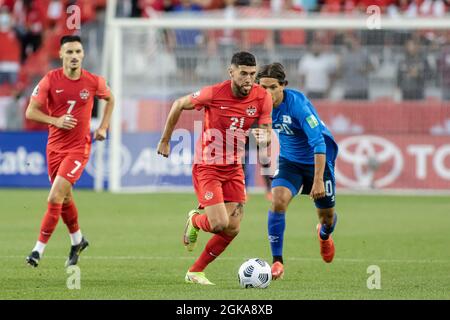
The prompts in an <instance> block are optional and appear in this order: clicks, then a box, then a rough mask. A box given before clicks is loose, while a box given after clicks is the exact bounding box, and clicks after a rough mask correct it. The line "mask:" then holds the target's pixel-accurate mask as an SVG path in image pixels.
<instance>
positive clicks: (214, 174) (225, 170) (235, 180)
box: [192, 164, 246, 208]
mask: <svg viewBox="0 0 450 320" xmlns="http://www.w3.org/2000/svg"><path fill="white" fill-rule="evenodd" d="M192 182H193V184H194V189H195V193H196V194H197V199H198V202H199V208H205V207H208V206H212V205H215V204H218V203H222V202H239V203H244V202H245V200H246V193H245V177H244V171H243V170H242V165H240V164H236V165H227V166H215V165H202V164H194V165H193V167H192Z"/></svg>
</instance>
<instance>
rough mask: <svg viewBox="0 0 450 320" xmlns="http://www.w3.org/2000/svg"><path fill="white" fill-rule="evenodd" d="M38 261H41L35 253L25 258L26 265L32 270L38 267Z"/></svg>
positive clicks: (37, 253)
mask: <svg viewBox="0 0 450 320" xmlns="http://www.w3.org/2000/svg"><path fill="white" fill-rule="evenodd" d="M39 260H41V256H40V254H39V252H37V251H33V252H31V253H30V255H29V256H28V257H27V258H26V261H27V263H28V265H30V266H31V267H33V268H36V267H37V266H38V265H39Z"/></svg>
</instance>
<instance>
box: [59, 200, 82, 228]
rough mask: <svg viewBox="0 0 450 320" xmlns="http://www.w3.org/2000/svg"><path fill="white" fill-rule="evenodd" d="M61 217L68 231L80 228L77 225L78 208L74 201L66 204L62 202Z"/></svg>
mask: <svg viewBox="0 0 450 320" xmlns="http://www.w3.org/2000/svg"><path fill="white" fill-rule="evenodd" d="M61 217H62V219H63V221H64V223H65V224H66V226H67V228H68V229H69V232H70V233H74V232H77V231H78V230H80V227H79V226H78V210H77V207H76V206H75V202H73V201H70V202H69V203H67V204H63V206H62V211H61Z"/></svg>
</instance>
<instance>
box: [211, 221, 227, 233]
mask: <svg viewBox="0 0 450 320" xmlns="http://www.w3.org/2000/svg"><path fill="white" fill-rule="evenodd" d="M228 223H229V219H228V217H226V218H225V217H224V218H215V219H210V221H209V225H210V226H211V231H212V232H213V233H219V232H222V231H224V230H225V229H226V228H228Z"/></svg>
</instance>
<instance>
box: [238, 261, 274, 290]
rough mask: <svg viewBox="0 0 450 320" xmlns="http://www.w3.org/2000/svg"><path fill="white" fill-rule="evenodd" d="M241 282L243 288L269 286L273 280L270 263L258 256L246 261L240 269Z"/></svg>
mask: <svg viewBox="0 0 450 320" xmlns="http://www.w3.org/2000/svg"><path fill="white" fill-rule="evenodd" d="M238 278H239V284H240V285H241V287H242V288H261V289H263V288H267V287H268V286H269V284H270V281H271V280H272V271H271V268H270V265H269V264H268V263H267V262H266V261H264V260H262V259H258V258H253V259H249V260H247V261H245V262H244V263H243V264H242V265H241V267H240V268H239V271H238Z"/></svg>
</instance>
